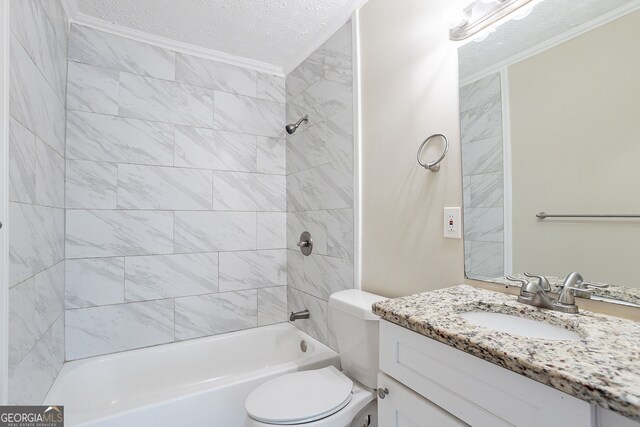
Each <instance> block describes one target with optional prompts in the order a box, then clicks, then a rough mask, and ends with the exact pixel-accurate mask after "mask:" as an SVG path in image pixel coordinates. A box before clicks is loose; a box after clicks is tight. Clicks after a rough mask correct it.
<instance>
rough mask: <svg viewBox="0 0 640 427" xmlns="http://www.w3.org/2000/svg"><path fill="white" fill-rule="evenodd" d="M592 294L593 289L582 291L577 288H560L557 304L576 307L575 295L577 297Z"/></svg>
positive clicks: (582, 289)
mask: <svg viewBox="0 0 640 427" xmlns="http://www.w3.org/2000/svg"><path fill="white" fill-rule="evenodd" d="M592 292H593V289H584V288H579V287H577V286H565V287H563V288H562V292H560V296H559V297H558V303H559V304H563V305H576V298H575V297H576V294H577V295H578V296H580V295H582V294H588V295H591V293H592Z"/></svg>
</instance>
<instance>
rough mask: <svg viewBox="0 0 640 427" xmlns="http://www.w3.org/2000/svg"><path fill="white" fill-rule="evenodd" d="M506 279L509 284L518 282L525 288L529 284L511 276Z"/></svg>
mask: <svg viewBox="0 0 640 427" xmlns="http://www.w3.org/2000/svg"><path fill="white" fill-rule="evenodd" d="M506 279H507V280H508V281H510V282H518V283H520V284H521V285H522V286H526V285H527V284H528V283H529V281H528V280H524V279H520V278H518V277H513V276H506Z"/></svg>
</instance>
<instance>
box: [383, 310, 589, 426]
mask: <svg viewBox="0 0 640 427" xmlns="http://www.w3.org/2000/svg"><path fill="white" fill-rule="evenodd" d="M380 369H381V370H382V371H383V372H385V373H386V374H388V375H390V376H392V377H393V378H395V379H396V380H398V381H400V382H401V383H403V384H405V385H406V386H408V387H409V388H411V389H413V390H415V391H416V392H418V393H419V394H420V395H422V396H424V397H425V398H427V399H428V400H430V401H431V402H433V403H435V404H436V405H438V406H440V407H441V408H443V409H444V410H445V411H447V412H449V413H451V414H453V415H454V416H455V417H457V418H459V419H460V420H462V421H464V422H466V423H468V424H471V425H473V426H474V427H475V426H478V427H482V426H487V427H489V426H490V427H494V426H510V425H513V426H518V427H529V426H531V427H533V426H550V425H562V426H566V427H573V426H576V427H590V426H591V419H592V410H591V406H590V405H589V404H588V403H586V402H584V401H581V400H579V399H576V398H575V397H573V396H569V395H568V394H565V393H562V392H560V391H558V390H555V389H553V388H551V387H547V386H545V385H543V384H540V383H538V382H535V381H533V380H530V379H528V378H525V377H523V376H521V375H518V374H515V373H513V372H511V371H508V370H506V369H504V368H501V367H499V366H497V365H493V364H491V363H489V362H486V361H484V360H481V359H479V358H477V357H474V356H471V355H469V354H467V353H464V352H462V351H460V350H456V349H454V348H452V347H449V346H447V345H445V344H442V343H439V342H437V341H435V340H432V339H429V338H427V337H424V336H422V335H420V334H417V333H415V332H412V331H410V330H408V329H405V328H402V327H400V326H397V325H395V324H392V323H390V322H387V321H381V322H380Z"/></svg>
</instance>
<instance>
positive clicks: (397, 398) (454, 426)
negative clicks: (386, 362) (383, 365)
mask: <svg viewBox="0 0 640 427" xmlns="http://www.w3.org/2000/svg"><path fill="white" fill-rule="evenodd" d="M378 386H379V387H381V388H383V389H387V390H388V391H389V394H388V395H387V396H386V397H385V398H384V399H378V425H380V426H384V427H468V426H469V425H468V424H465V423H463V422H462V421H460V420H459V419H457V418H456V417H454V416H453V415H451V414H449V413H448V412H446V411H444V410H443V409H442V408H440V407H438V406H436V405H434V404H433V403H431V402H429V401H428V400H427V399H425V398H424V397H422V396H420V395H419V394H417V393H415V392H414V391H412V390H410V389H408V388H407V387H405V386H403V385H402V384H400V383H399V382H397V381H395V380H394V379H392V378H391V377H388V376H387V375H385V374H382V373H380V374H378Z"/></svg>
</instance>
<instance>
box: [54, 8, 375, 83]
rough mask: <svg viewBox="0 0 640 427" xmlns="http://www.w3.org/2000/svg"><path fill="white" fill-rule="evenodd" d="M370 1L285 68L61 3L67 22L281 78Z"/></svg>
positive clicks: (346, 11)
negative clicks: (167, 35) (126, 23)
mask: <svg viewBox="0 0 640 427" xmlns="http://www.w3.org/2000/svg"><path fill="white" fill-rule="evenodd" d="M367 1H369V0H351V1H349V2H348V3H347V4H346V5H345V6H343V7H342V9H340V11H339V12H338V13H337V14H336V15H334V17H333V18H331V20H330V21H329V22H328V23H327V24H326V25H325V26H324V27H323V28H322V29H321V30H320V31H319V32H318V33H317V34H316V35H315V36H314V37H313V38H312V39H311V40H310V41H309V42H308V43H307V44H306V45H305V46H304V47H303V48H302V49H300V50H298V52H297V53H296V54H295V55H294V56H293V57H292V58H291V59H290V60H289V61H288V62H287V63H286V64H285V66H284V67H282V66H278V65H274V64H269V63H266V62H262V61H257V60H255V59H251V58H246V57H242V56H235V55H230V54H228V53H225V52H220V51H217V50H213V49H207V48H204V47H201V46H197V45H194V44H191V43H184V42H180V41H177V40H173V39H170V38H167V37H162V36H157V35H154V34H149V33H146V32H144V31H139V30H134V29H133V28H129V27H125V26H123V25H118V24H114V23H111V22H107V21H105V20H102V19H99V18H95V17H93V16H89V15H86V14H84V13H82V12H80V9H79V7H78V2H77V0H62V5H63V7H64V10H65V12H66V13H67V17H68V18H69V23H74V24H78V25H84V26H86V27H90V28H94V29H96V30H100V31H104V32H107V33H111V34H114V35H117V36H120V37H126V38H129V39H132V40H137V41H140V42H143V43H147V44H150V45H153V46H157V47H160V48H163V49H168V50H172V51H175V52H180V53H185V54H188V55H192V56H197V57H200V58H205V59H209V60H212V61H219V62H224V63H225V64H230V65H235V66H238V67H244V68H249V69H252V70H256V71H260V72H264V73H269V74H274V75H277V76H282V77H284V76H285V75H286V74H288V73H290V72H291V71H293V70H294V69H295V68H296V67H297V66H298V65H300V64H302V62H303V61H304V60H305V59H307V58H308V57H309V55H311V54H312V53H313V52H315V51H316V49H318V48H319V47H320V46H322V44H323V43H325V42H326V41H327V40H329V38H330V37H331V36H332V35H333V34H334V33H335V32H336V31H338V30H339V29H340V27H342V26H343V25H344V24H345V23H346V22H347V21H348V20H349V19H351V16H352V15H353V12H355V11H356V10H358V9H360V8H361V7H362V6H364V5H365V3H367Z"/></svg>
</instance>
